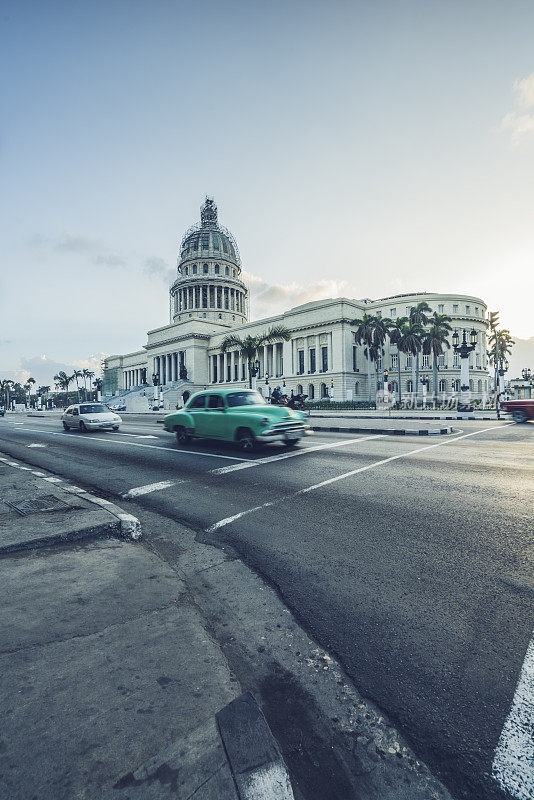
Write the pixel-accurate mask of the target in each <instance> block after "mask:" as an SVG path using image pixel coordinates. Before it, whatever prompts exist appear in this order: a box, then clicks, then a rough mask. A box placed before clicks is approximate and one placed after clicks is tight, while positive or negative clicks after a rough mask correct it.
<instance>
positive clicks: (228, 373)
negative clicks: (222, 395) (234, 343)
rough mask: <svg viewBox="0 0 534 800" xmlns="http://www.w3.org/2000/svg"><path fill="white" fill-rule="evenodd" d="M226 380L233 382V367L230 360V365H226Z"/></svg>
mask: <svg viewBox="0 0 534 800" xmlns="http://www.w3.org/2000/svg"><path fill="white" fill-rule="evenodd" d="M226 380H227V381H228V382H230V381H231V380H232V365H231V363H230V359H228V363H227V365H226Z"/></svg>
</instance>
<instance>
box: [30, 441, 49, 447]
mask: <svg viewBox="0 0 534 800" xmlns="http://www.w3.org/2000/svg"><path fill="white" fill-rule="evenodd" d="M26 447H46V445H45V444H38V443H37V442H34V443H33V444H27V445H26Z"/></svg>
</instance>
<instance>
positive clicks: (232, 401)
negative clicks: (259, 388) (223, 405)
mask: <svg viewBox="0 0 534 800" xmlns="http://www.w3.org/2000/svg"><path fill="white" fill-rule="evenodd" d="M226 402H227V403H228V405H229V407H230V408H232V407H234V406H264V405H267V404H266V402H265V400H264V399H263V397H262V396H261V394H260V393H259V392H233V393H232V394H229V395H227V396H226Z"/></svg>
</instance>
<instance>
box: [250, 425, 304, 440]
mask: <svg viewBox="0 0 534 800" xmlns="http://www.w3.org/2000/svg"><path fill="white" fill-rule="evenodd" d="M311 433H312V431H310V429H309V426H308V425H299V427H298V428H297V427H294V428H287V429H286V430H270V431H265V432H264V433H259V434H258V435H257V436H256V439H257V440H258V442H285V441H286V440H287V439H290V440H292V441H298V440H299V439H302V437H303V436H309V435H310V434H311Z"/></svg>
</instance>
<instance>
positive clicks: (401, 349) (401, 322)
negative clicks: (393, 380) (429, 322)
mask: <svg viewBox="0 0 534 800" xmlns="http://www.w3.org/2000/svg"><path fill="white" fill-rule="evenodd" d="M407 324H408V317H398V318H397V319H396V320H395V322H394V323H392V325H391V327H390V328H389V330H388V336H389V340H390V342H391V343H392V344H395V345H397V368H398V373H399V403H400V402H401V401H402V389H401V353H407V352H408V351H407V350H406V342H405V336H406V330H407ZM408 330H409V329H408Z"/></svg>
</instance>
